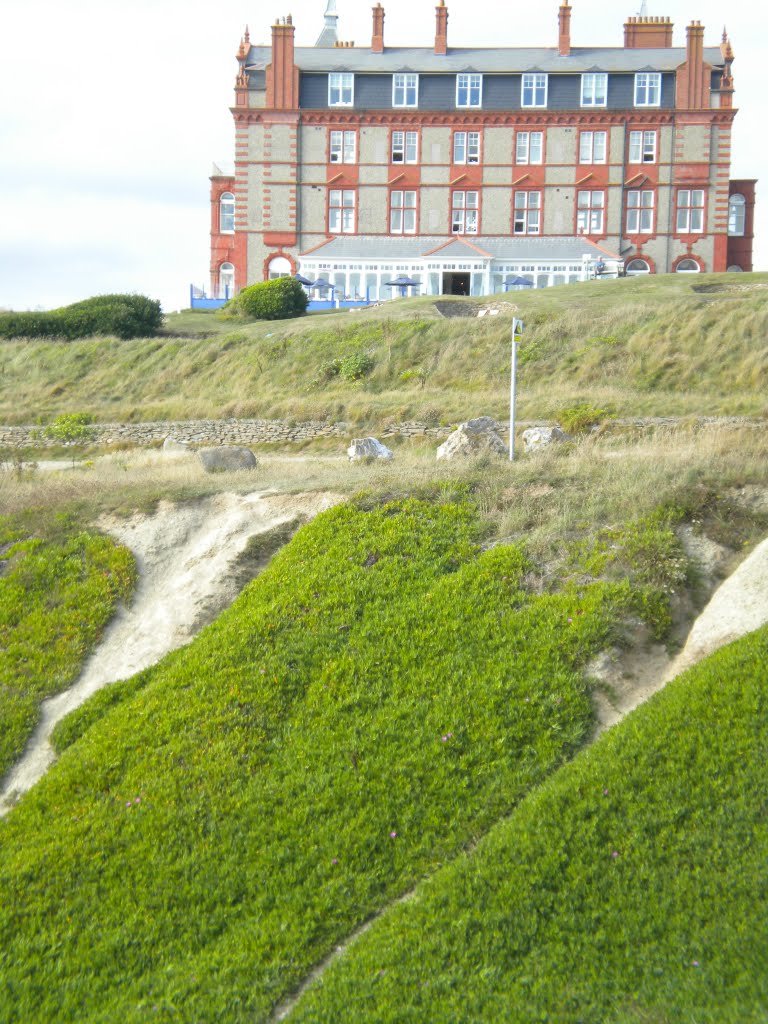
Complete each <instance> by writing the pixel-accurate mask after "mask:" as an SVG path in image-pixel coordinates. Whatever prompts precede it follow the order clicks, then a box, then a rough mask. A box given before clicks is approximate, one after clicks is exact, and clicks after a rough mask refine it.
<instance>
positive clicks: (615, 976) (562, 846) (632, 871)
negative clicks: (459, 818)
mask: <svg viewBox="0 0 768 1024" xmlns="http://www.w3.org/2000/svg"><path fill="white" fill-rule="evenodd" d="M766 678H768V627H766V628H764V629H762V630H760V631H759V632H757V633H753V634H751V635H750V636H748V637H746V638H744V639H742V640H741V641H738V642H737V643H735V644H733V645H731V646H730V647H728V648H725V649H723V650H722V651H720V652H718V653H717V654H715V655H713V656H712V657H710V658H709V659H708V660H707V661H705V662H704V663H703V664H701V665H700V666H698V667H696V668H694V669H692V670H690V671H688V672H687V673H685V674H684V675H683V676H681V677H680V678H679V679H677V680H676V681H675V682H674V683H672V684H670V685H669V686H668V687H667V688H666V689H665V690H664V691H662V692H661V693H660V694H658V695H657V696H656V697H655V698H654V699H653V700H652V701H651V702H650V703H648V704H646V705H644V706H642V707H641V708H639V709H638V710H637V711H635V712H634V713H633V714H632V716H631V717H630V718H628V719H626V720H625V721H624V722H623V723H622V724H621V725H619V726H617V727H615V728H614V729H612V730H610V731H609V732H608V733H606V734H605V735H604V736H603V737H602V738H601V739H600V740H599V741H598V742H597V743H596V744H595V745H594V746H593V747H591V748H589V749H588V750H585V751H583V752H582V753H581V754H580V755H579V756H578V757H577V758H576V759H575V760H574V761H573V762H571V763H570V764H569V765H567V766H566V767H564V768H563V769H561V770H560V771H559V772H558V773H557V774H556V775H555V776H554V777H552V778H551V779H549V780H548V781H547V782H545V783H544V784H543V785H542V786H541V787H540V788H539V789H538V790H536V791H535V792H533V793H532V794H531V795H530V796H529V797H527V798H526V799H525V800H524V801H523V802H522V803H521V804H520V805H519V806H518V808H517V809H516V811H515V812H514V813H513V815H512V816H511V818H510V819H509V820H508V821H506V822H504V823H503V824H500V825H499V826H498V827H496V828H495V829H494V830H493V831H492V832H491V833H490V834H489V835H488V836H487V837H486V838H485V839H484V840H483V841H482V842H481V843H480V844H479V845H478V847H477V849H476V850H474V851H473V852H472V853H471V855H469V856H462V857H460V858H458V859H457V860H456V861H455V862H454V863H452V864H451V865H449V866H447V867H446V868H444V869H443V870H441V871H439V872H437V873H436V874H435V875H434V876H433V878H431V879H430V880H429V881H428V882H426V883H425V884H424V885H422V886H421V887H420V889H419V890H418V893H417V896H416V898H415V899H413V900H411V901H409V902H408V903H407V904H404V905H401V906H399V907H395V908H393V910H392V911H391V912H390V913H388V914H387V915H385V917H384V918H383V919H381V920H379V921H378V922H376V924H374V926H373V927H372V929H371V930H370V931H369V932H368V933H367V934H366V935H364V936H363V937H362V938H361V939H360V940H359V941H358V942H357V943H355V944H354V945H353V946H352V947H351V949H349V950H348V951H347V953H346V954H345V955H344V956H343V957H342V958H341V959H340V960H338V961H337V962H336V963H335V964H334V965H333V966H332V967H331V968H330V969H329V970H328V971H327V972H326V973H325V975H324V977H323V981H322V984H321V985H320V986H318V987H316V988H315V989H314V990H311V991H310V992H309V993H308V994H307V995H306V996H305V997H304V999H303V1000H302V1001H301V1002H300V1003H299V1006H298V1008H297V1010H296V1011H295V1012H294V1013H293V1014H292V1015H291V1018H290V1019H291V1020H292V1021H295V1022H296V1024H299V1022H307V1024H309V1022H312V1024H320V1022H328V1024H331V1022H333V1024H337V1022H342V1021H350V1022H352V1021H354V1022H358V1021H362V1020H370V1021H376V1022H377V1024H384V1022H393V1024H394V1022H398V1024H401V1022H406V1021H413V1022H421V1021H425V1020H429V1021H434V1022H449V1021H450V1022H457V1021H510V1022H515V1024H518V1022H519V1024H528V1022H531V1024H532V1022H534V1021H536V1022H539V1021H546V1022H552V1024H554V1022H557V1024H592V1022H596V1021H611V1022H616V1024H650V1022H652V1024H763V1022H764V1021H765V1020H766V1019H768V971H767V970H766V964H768V892H767V891H766V863H767V862H768V824H767V822H768V796H767V794H768V768H767V767H766V766H767V765H768V691H767V690H766Z"/></svg>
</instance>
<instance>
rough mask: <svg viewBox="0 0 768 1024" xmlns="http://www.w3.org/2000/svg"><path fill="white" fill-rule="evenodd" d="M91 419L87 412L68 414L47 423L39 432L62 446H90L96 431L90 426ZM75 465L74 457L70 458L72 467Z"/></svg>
mask: <svg viewBox="0 0 768 1024" xmlns="http://www.w3.org/2000/svg"><path fill="white" fill-rule="evenodd" d="M92 423H93V417H92V416H91V415H90V414H89V413H87V412H68V413H63V414H62V415H61V416H57V417H56V419H55V420H54V421H53V423H49V424H48V426H47V427H44V428H43V430H42V431H41V434H42V436H43V437H45V438H48V439H49V440H51V441H58V443H59V444H64V445H85V444H90V442H91V441H93V439H94V438H95V436H96V431H95V430H94V429H93V427H92V426H91V424H92ZM74 464H75V457H74V455H73V456H72V465H73V466H74Z"/></svg>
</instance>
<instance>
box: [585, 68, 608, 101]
mask: <svg viewBox="0 0 768 1024" xmlns="http://www.w3.org/2000/svg"><path fill="white" fill-rule="evenodd" d="M607 100H608V75H606V74H603V73H600V74H592V73H590V74H587V75H582V76H581V105H582V107H604V106H605V104H606V102H607Z"/></svg>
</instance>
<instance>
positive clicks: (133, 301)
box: [0, 295, 163, 341]
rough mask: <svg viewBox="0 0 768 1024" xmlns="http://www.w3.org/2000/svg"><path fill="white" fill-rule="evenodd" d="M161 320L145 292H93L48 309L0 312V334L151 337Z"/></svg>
mask: <svg viewBox="0 0 768 1024" xmlns="http://www.w3.org/2000/svg"><path fill="white" fill-rule="evenodd" d="M162 322H163V313H162V309H161V308H160V303H159V302H158V301H157V300H156V299H148V298H147V297H146V296H145V295H97V296H95V297H94V298H91V299H85V300H83V301H82V302H75V303H73V304H72V305H71V306H62V307H61V309H53V310H51V311H50V312H49V313H3V314H0V338H63V339H65V340H66V341H72V340H73V339H75V338H88V337H90V336H91V335H94V334H105V335H113V336H114V337H116V338H122V339H124V340H125V339H128V338H149V337H153V336H154V335H155V334H156V333H157V331H158V329H159V328H160V327H161V325H162Z"/></svg>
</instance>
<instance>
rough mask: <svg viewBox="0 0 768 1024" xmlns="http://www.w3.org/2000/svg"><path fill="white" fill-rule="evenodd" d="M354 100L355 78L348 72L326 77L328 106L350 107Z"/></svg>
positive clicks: (335, 73) (334, 72)
mask: <svg viewBox="0 0 768 1024" xmlns="http://www.w3.org/2000/svg"><path fill="white" fill-rule="evenodd" d="M354 100H355V76H354V75H353V74H352V73H351V72H348V71H332V72H331V73H330V74H329V75H328V106H329V107H351V106H352V104H353V103H354Z"/></svg>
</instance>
